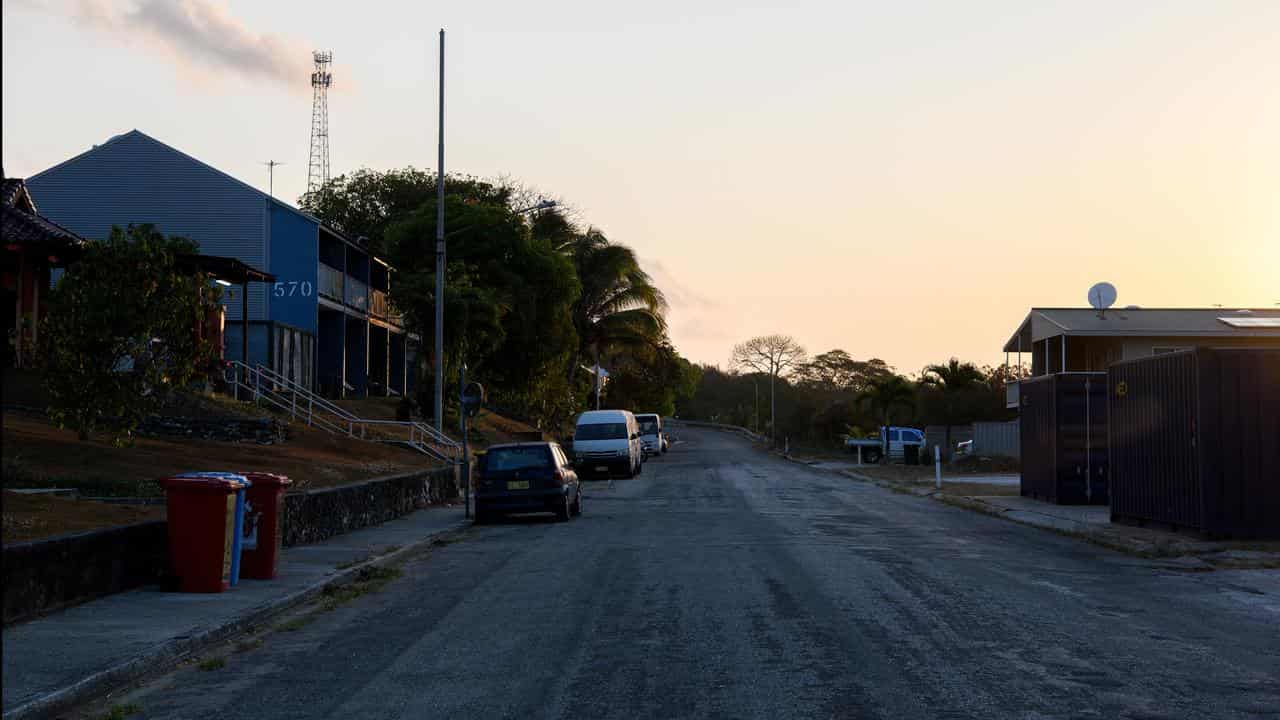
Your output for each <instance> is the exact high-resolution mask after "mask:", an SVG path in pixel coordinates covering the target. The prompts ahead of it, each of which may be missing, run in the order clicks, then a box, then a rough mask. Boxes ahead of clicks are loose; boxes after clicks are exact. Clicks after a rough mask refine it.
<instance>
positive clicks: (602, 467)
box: [596, 465, 609, 472]
mask: <svg viewBox="0 0 1280 720" xmlns="http://www.w3.org/2000/svg"><path fill="white" fill-rule="evenodd" d="M596 472H609V466H608V465H597V466H596Z"/></svg>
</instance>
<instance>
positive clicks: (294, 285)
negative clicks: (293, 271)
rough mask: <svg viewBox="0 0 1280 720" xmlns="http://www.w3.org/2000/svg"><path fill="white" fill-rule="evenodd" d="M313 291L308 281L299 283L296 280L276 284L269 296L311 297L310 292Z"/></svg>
mask: <svg viewBox="0 0 1280 720" xmlns="http://www.w3.org/2000/svg"><path fill="white" fill-rule="evenodd" d="M313 289H314V288H313V287H312V285H311V282H310V281H309V280H303V281H301V282H299V281H297V280H290V281H288V282H277V283H276V284H275V286H274V288H273V289H272V291H271V294H272V295H275V296H276V297H293V296H294V295H301V296H302V297H311V291H312V290H313Z"/></svg>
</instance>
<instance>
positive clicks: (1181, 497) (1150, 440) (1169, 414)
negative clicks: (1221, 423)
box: [1107, 352, 1205, 528]
mask: <svg viewBox="0 0 1280 720" xmlns="http://www.w3.org/2000/svg"><path fill="white" fill-rule="evenodd" d="M1198 376H1199V372H1198V370H1197V362H1196V353H1194V352H1180V353H1170V354H1167V355H1159V356H1156V357H1152V358H1146V359H1143V360H1141V361H1134V362H1127V363H1119V364H1116V365H1112V366H1111V368H1110V370H1109V371H1108V393H1107V395H1108V400H1107V403H1108V414H1109V418H1108V432H1109V434H1110V437H1111V516H1112V518H1113V519H1133V520H1150V521H1155V522H1161V523H1169V524H1172V525H1177V526H1182V527H1189V528H1201V527H1203V523H1204V516H1203V512H1202V487H1203V486H1202V483H1201V477H1200V472H1199V464H1200V462H1199V447H1200V445H1201V444H1202V443H1203V442H1205V438H1204V437H1201V436H1199V435H1198V431H1199V427H1200V424H1199V423H1198V421H1197V415H1198V413H1199V408H1198V404H1199V403H1198V401H1197V397H1198V396H1199V394H1200V393H1199V387H1198Z"/></svg>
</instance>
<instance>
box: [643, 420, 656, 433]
mask: <svg viewBox="0 0 1280 720" xmlns="http://www.w3.org/2000/svg"><path fill="white" fill-rule="evenodd" d="M640 434H641V435H657V434H658V419H657V418H641V419H640Z"/></svg>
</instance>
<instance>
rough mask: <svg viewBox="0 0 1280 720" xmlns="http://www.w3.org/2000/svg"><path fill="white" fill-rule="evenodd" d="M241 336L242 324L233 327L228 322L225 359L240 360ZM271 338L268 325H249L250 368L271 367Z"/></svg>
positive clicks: (225, 337)
mask: <svg viewBox="0 0 1280 720" xmlns="http://www.w3.org/2000/svg"><path fill="white" fill-rule="evenodd" d="M241 336H242V333H241V327H240V324H239V323H236V324H235V325H232V324H231V323H230V322H228V323H227V328H226V331H225V332H224V333H223V342H224V345H225V349H224V351H223V357H224V358H226V359H227V360H240V352H241V350H240V348H241V345H240V338H241ZM269 336H270V328H268V327H267V325H265V324H262V323H259V324H253V323H250V324H249V367H257V366H258V365H266V366H268V367H270V347H269V345H270V343H269Z"/></svg>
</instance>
